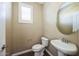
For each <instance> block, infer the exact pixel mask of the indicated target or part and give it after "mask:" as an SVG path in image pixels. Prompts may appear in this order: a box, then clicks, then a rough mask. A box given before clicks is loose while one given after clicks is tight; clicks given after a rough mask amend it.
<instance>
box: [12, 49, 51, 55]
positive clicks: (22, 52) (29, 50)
mask: <svg viewBox="0 0 79 59" xmlns="http://www.w3.org/2000/svg"><path fill="white" fill-rule="evenodd" d="M31 51H32V49H28V50H24V51H21V52H17V53H14V54H12V55H11V56H18V55H21V54H24V53H28V52H31ZM46 52H47V53H48V54H49V55H50V56H53V55H52V54H51V53H50V52H49V51H48V50H47V49H46Z"/></svg>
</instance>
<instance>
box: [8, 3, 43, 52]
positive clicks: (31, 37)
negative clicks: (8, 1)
mask: <svg viewBox="0 0 79 59" xmlns="http://www.w3.org/2000/svg"><path fill="white" fill-rule="evenodd" d="M27 4H29V5H31V6H33V24H31V23H26V24H23V23H19V22H18V3H16V2H15V3H12V19H11V20H7V32H9V31H12V32H10V33H7V40H8V41H7V43H8V44H7V46H9V45H11V47H10V46H9V47H7V52H8V53H9V52H12V53H16V52H19V51H23V50H27V49H31V47H32V46H33V45H34V44H36V43H39V42H40V37H41V36H42V34H43V30H42V22H43V21H42V20H43V16H42V5H40V4H37V3H29V2H28V3H27ZM11 35H12V37H11ZM10 40H11V42H10V43H9V41H10ZM10 48H11V49H10ZM9 49H10V50H9ZM8 50H9V51H8Z"/></svg>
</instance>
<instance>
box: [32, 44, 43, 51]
mask: <svg viewBox="0 0 79 59" xmlns="http://www.w3.org/2000/svg"><path fill="white" fill-rule="evenodd" d="M43 47H44V46H43V45H41V44H36V45H34V46H33V47H32V49H33V50H34V51H40V50H41V49H43Z"/></svg>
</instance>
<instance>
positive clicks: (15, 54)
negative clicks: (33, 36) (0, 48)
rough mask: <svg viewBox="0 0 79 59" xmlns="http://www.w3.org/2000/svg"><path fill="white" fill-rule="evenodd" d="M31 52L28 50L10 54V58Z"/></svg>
mask: <svg viewBox="0 0 79 59" xmlns="http://www.w3.org/2000/svg"><path fill="white" fill-rule="evenodd" d="M31 51H32V49H28V50H25V51H21V52H17V53H14V54H12V56H18V55H21V54H24V53H28V52H31Z"/></svg>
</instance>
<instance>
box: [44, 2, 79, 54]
mask: <svg viewBox="0 0 79 59" xmlns="http://www.w3.org/2000/svg"><path fill="white" fill-rule="evenodd" d="M61 4H62V3H59V2H52V3H45V5H44V6H43V8H44V9H43V11H44V36H46V37H48V38H49V40H51V39H55V38H61V37H64V38H65V39H67V40H70V41H72V42H74V43H76V44H77V45H79V43H78V41H79V39H78V38H77V34H78V33H72V34H70V35H64V34H62V33H60V32H59V31H58V29H57V27H56V21H57V11H58V9H59V8H60V6H61ZM48 49H49V50H50V52H51V53H52V54H54V55H57V52H56V49H55V48H54V47H53V48H52V46H51V44H49V47H48Z"/></svg>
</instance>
